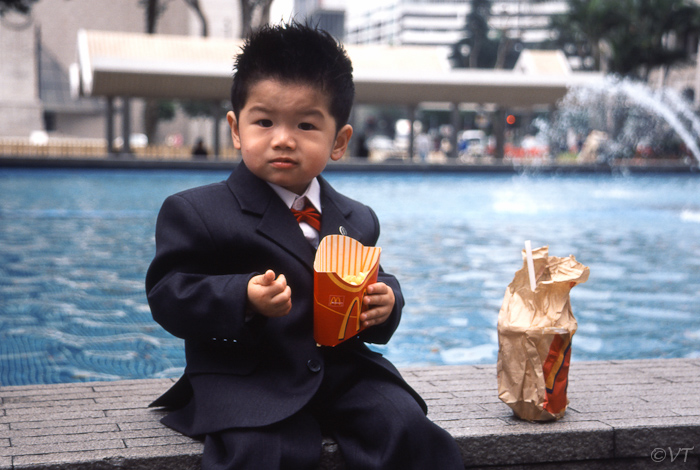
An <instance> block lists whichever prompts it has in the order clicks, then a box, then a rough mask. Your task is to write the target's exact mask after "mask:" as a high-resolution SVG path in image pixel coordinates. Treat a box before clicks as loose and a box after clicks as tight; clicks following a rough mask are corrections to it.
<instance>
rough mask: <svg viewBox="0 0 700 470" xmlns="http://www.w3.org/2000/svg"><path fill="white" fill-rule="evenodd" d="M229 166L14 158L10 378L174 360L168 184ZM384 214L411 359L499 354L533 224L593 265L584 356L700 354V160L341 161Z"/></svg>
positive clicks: (167, 373)
mask: <svg viewBox="0 0 700 470" xmlns="http://www.w3.org/2000/svg"><path fill="white" fill-rule="evenodd" d="M226 176H227V173H226V172H207V171H199V172H195V171H192V172H190V171H155V170H154V171H143V170H141V171H136V170H123V171H120V170H109V171H107V170H20V169H4V170H0V384H2V385H22V384H34V383H59V382H76V381H90V380H112V379H130V378H147V377H177V376H179V375H180V373H181V372H182V368H183V366H184V354H183V352H182V342H181V341H180V340H179V339H177V338H173V337H172V336H170V335H169V334H168V333H166V332H165V331H163V330H162V329H161V328H160V326H159V325H157V324H155V323H154V322H153V320H152V319H151V316H150V312H149V309H148V306H147V304H146V299H145V293H144V287H143V280H144V276H145V271H146V269H147V267H148V264H149V262H150V260H151V258H152V256H153V251H154V236H153V235H154V225H155V218H156V215H157V212H158V209H159V208H160V204H161V203H162V201H163V199H164V198H165V197H166V196H167V195H169V194H172V193H174V192H176V191H179V190H181V189H185V188H188V187H192V186H196V185H200V184H205V183H209V182H214V181H220V180H222V179H224V178H226ZM327 179H329V180H330V181H331V183H332V184H334V186H335V187H336V188H337V189H339V190H340V191H341V192H344V193H346V194H348V195H350V196H351V197H355V198H357V199H360V200H362V201H364V202H366V203H368V204H369V205H371V206H372V207H373V208H374V209H375V210H376V212H377V214H378V215H379V218H380V220H381V221H382V235H381V237H380V241H379V244H380V245H381V246H382V248H383V251H382V265H383V266H384V268H385V269H386V270H387V271H390V272H392V273H394V274H396V276H397V277H398V278H399V280H400V281H401V284H402V287H403V290H404V293H405V296H406V300H407V305H406V308H405V313H404V317H403V320H402V323H401V326H400V327H399V330H398V331H397V332H396V334H395V335H394V338H393V339H392V341H391V342H390V343H389V345H387V346H381V347H376V348H375V349H377V350H379V351H380V352H382V353H384V354H385V355H387V357H389V358H390V359H391V360H392V361H393V362H394V363H395V364H397V365H398V366H409V365H428V364H473V363H494V362H495V361H496V354H497V336H496V319H497V316H498V310H499V308H500V305H501V301H502V299H503V294H504V292H505V288H506V286H507V285H508V284H509V283H510V281H511V280H512V278H513V273H514V272H515V271H516V270H517V269H519V268H520V267H521V264H522V261H521V257H520V256H521V255H520V250H521V249H522V247H523V242H524V240H528V239H529V240H532V243H533V246H535V247H537V246H541V245H549V251H550V255H554V256H568V255H569V254H574V255H575V256H576V258H577V259H578V260H579V261H580V262H582V263H583V264H585V265H587V266H589V267H590V269H591V276H590V279H589V281H588V282H587V283H585V284H583V285H580V286H577V287H575V288H574V289H573V290H572V293H571V302H572V307H573V311H574V315H575V316H576V317H577V319H578V322H579V331H578V332H577V333H576V335H575V337H574V343H573V344H574V346H573V360H574V361H575V360H604V359H605V360H607V359H631V358H657V357H698V356H700V178H698V177H697V176H694V175H674V176H670V175H668V176H659V175H653V176H651V175H649V176H629V177H624V176H610V175H597V176H547V175H540V176H537V175H529V176H528V175H516V176H513V175H502V174H500V175H470V174H386V173H379V174H375V173H364V174H363V173H329V174H328V175H327Z"/></svg>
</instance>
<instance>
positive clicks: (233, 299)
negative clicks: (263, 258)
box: [146, 195, 260, 342]
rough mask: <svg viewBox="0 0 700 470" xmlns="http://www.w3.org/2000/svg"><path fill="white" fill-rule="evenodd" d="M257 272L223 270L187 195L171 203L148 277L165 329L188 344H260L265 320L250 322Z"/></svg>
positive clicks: (163, 213)
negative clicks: (248, 313)
mask: <svg viewBox="0 0 700 470" xmlns="http://www.w3.org/2000/svg"><path fill="white" fill-rule="evenodd" d="M254 274H255V273H246V274H231V273H230V271H227V270H226V269H225V267H224V266H222V262H221V259H220V253H219V252H218V250H217V247H216V246H215V243H214V241H213V240H212V237H211V235H210V233H209V231H208V229H207V226H206V224H205V221H204V220H203V219H202V217H201V216H200V214H199V213H198V211H197V210H196V208H195V207H194V206H193V205H192V204H191V203H190V202H189V201H188V200H187V199H186V198H185V197H183V196H181V195H174V196H170V197H169V198H168V199H166V200H165V202H164V203H163V206H162V208H161V210H160V213H159V215H158V219H157V222H156V253H155V257H154V258H153V261H152V262H151V265H150V267H149V269H148V272H147V274H146V294H147V297H148V303H149V306H150V308H151V312H152V314H153V318H154V320H155V321H157V322H158V323H159V324H160V325H161V326H163V328H165V329H166V330H167V331H168V332H170V333H171V334H173V335H175V336H177V337H179V338H183V339H186V340H211V339H212V338H222V337H223V338H230V339H233V340H236V341H241V342H249V341H254V339H255V336H256V333H257V329H258V328H257V327H259V326H260V325H258V323H259V322H258V321H256V322H246V321H245V319H246V307H247V287H248V281H249V280H250V278H251V277H252V276H253V275H254Z"/></svg>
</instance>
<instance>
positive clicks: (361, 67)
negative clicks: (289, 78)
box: [71, 30, 601, 108]
mask: <svg viewBox="0 0 700 470" xmlns="http://www.w3.org/2000/svg"><path fill="white" fill-rule="evenodd" d="M241 44H242V41H241V40H231V39H220V38H199V37H191V36H166V35H147V34H136V33H123V32H107V31H86V30H81V31H79V33H78V63H77V64H76V65H75V66H74V68H73V70H72V73H71V84H72V87H73V91H74V93H75V94H76V95H77V94H82V95H84V96H131V97H153V98H182V99H196V100H226V99H228V97H229V94H230V87H231V78H232V75H233V62H234V57H235V55H236V54H237V53H238V51H239V50H240V46H241ZM345 47H346V50H347V51H348V55H349V56H350V58H351V60H352V61H353V67H354V79H355V87H356V102H357V103H372V104H413V105H417V104H419V103H423V102H449V103H480V104H494V105H497V106H504V107H508V108H513V107H532V106H536V105H554V104H555V103H556V102H557V101H558V100H559V99H561V98H562V97H563V96H564V95H565V94H566V91H567V89H568V88H569V87H571V86H574V85H579V84H583V83H586V82H590V81H593V80H598V79H600V77H601V75H600V74H588V73H572V72H571V71H570V69H568V66H567V65H565V61H564V63H562V61H561V56H557V55H556V53H553V54H551V53H550V54H549V55H548V54H534V55H533V54H530V53H527V51H526V52H525V53H524V54H523V55H522V56H521V61H519V64H518V66H516V68H515V70H512V71H503V70H483V69H479V70H474V69H454V70H453V69H451V68H450V66H449V63H448V61H447V52H446V50H445V49H444V48H439V47H419V46H414V47H405V46H402V47H392V46H382V45H346V46H345ZM538 52H542V51H538ZM547 61H549V62H547ZM555 62H556V63H555ZM543 64H544V65H543Z"/></svg>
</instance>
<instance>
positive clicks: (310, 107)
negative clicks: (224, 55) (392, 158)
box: [227, 79, 352, 194]
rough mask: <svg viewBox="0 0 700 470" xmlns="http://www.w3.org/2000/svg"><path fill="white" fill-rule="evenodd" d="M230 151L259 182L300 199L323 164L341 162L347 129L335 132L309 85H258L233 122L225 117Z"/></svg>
mask: <svg viewBox="0 0 700 470" xmlns="http://www.w3.org/2000/svg"><path fill="white" fill-rule="evenodd" d="M227 119H228V122H229V125H230V126H231V137H232V139H233V145H234V147H236V148H237V149H238V150H240V151H241V155H242V157H243V161H244V162H245V164H246V166H247V167H248V168H249V169H250V171H252V172H253V174H255V175H256V176H258V177H259V178H261V179H263V180H265V181H268V182H270V183H274V184H277V185H279V186H282V187H283V188H286V189H288V190H290V191H293V192H295V193H297V194H301V193H303V192H304V191H305V190H306V188H307V187H308V185H309V183H310V182H311V180H312V179H314V178H315V177H316V176H318V175H319V174H320V173H321V171H323V169H324V168H325V166H326V164H327V163H328V159H329V158H330V159H331V160H338V159H340V158H341V157H342V156H343V154H344V153H345V150H346V148H347V146H348V141H349V140H350V137H351V136H352V127H350V126H349V125H345V126H343V128H342V129H340V131H338V132H336V122H335V119H334V118H333V117H332V116H331V114H330V111H329V99H328V97H327V96H326V94H324V93H323V92H322V91H320V90H317V89H316V88H314V87H312V86H308V85H303V84H298V83H291V82H282V81H279V80H272V79H266V80H261V81H259V82H257V83H255V84H253V85H252V86H251V87H250V90H249V91H248V99H247V101H246V103H245V105H244V106H243V108H242V109H241V111H240V113H239V116H238V118H236V116H235V115H234V113H233V112H229V113H228V115H227Z"/></svg>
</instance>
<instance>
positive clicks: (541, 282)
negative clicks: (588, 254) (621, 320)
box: [497, 246, 589, 421]
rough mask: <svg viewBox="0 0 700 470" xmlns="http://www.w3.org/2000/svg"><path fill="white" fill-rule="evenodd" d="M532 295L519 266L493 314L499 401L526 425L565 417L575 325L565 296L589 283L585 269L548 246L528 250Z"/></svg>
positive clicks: (526, 278) (524, 259)
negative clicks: (495, 317)
mask: <svg viewBox="0 0 700 470" xmlns="http://www.w3.org/2000/svg"><path fill="white" fill-rule="evenodd" d="M532 261H533V264H534V272H535V279H536V288H535V291H534V292H533V291H532V289H531V287H530V278H529V273H528V267H527V257H526V252H525V250H523V267H522V269H520V270H519V271H517V272H516V273H515V277H514V278H513V281H512V282H511V283H510V284H509V285H508V288H507V289H506V293H505V296H504V298H503V304H502V306H501V310H500V312H499V314H498V364H497V368H498V397H499V398H500V399H501V400H502V401H503V402H504V403H506V404H507V405H508V406H510V407H511V408H512V409H513V411H514V413H515V414H516V415H517V416H518V417H520V418H522V419H526V420H529V421H550V420H556V419H559V418H561V417H563V416H564V412H565V411H566V406H567V405H568V404H569V401H568V399H567V397H566V388H567V385H568V372H569V361H570V358H571V339H572V337H573V335H574V333H575V332H576V328H577V326H578V325H577V323H576V319H575V318H574V315H573V313H572V311H571V303H570V302H569V292H570V291H571V288H572V287H573V286H575V285H576V284H581V283H584V282H586V280H588V275H589V269H588V267H586V266H584V265H582V264H581V263H579V262H578V261H576V259H575V258H574V256H573V255H570V256H569V257H567V258H557V257H555V256H549V255H548V247H547V246H544V247H541V248H537V249H535V250H532Z"/></svg>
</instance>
